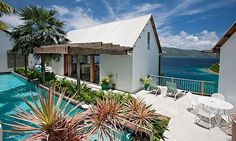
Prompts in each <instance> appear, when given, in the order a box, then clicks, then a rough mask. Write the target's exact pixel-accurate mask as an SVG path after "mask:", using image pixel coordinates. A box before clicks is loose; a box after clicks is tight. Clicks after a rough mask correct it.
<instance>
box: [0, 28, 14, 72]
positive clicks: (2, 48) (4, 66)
mask: <svg viewBox="0 0 236 141" xmlns="http://www.w3.org/2000/svg"><path fill="white" fill-rule="evenodd" d="M0 43H1V44H0V56H1V61H0V73H2V72H11V71H13V67H8V63H7V51H8V50H10V49H12V44H11V42H10V40H9V37H8V36H7V34H6V33H4V32H3V31H0Z"/></svg>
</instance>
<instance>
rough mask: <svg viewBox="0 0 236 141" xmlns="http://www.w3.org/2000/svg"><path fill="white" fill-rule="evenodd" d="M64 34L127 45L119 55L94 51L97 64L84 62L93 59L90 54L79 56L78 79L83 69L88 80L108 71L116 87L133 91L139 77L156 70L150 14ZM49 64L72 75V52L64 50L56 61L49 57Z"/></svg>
mask: <svg viewBox="0 0 236 141" xmlns="http://www.w3.org/2000/svg"><path fill="white" fill-rule="evenodd" d="M67 37H68V39H69V40H70V41H71V44H73V43H97V42H101V43H102V44H112V45H115V46H116V45H117V46H120V47H129V48H131V50H129V51H127V53H125V54H123V55H120V54H119V55H116V54H114V53H113V54H108V53H106V54H103V53H101V52H100V53H99V54H95V63H96V59H99V65H95V66H93V65H88V64H91V63H94V54H91V55H83V56H81V58H82V60H81V61H80V63H81V73H82V75H81V79H83V74H86V72H88V74H89V75H90V79H88V80H90V81H92V82H94V79H98V80H99V79H101V78H102V77H105V76H108V75H110V74H112V75H113V80H114V82H115V84H116V89H118V90H122V91H126V92H132V93H133V92H136V91H138V90H140V89H141V88H142V85H141V84H140V78H144V77H147V75H148V74H153V75H158V74H159V72H160V63H159V61H160V59H159V57H160V53H161V46H160V42H159V39H158V35H157V31H156V27H155V23H154V20H153V17H152V15H145V16H141V17H136V18H132V19H127V20H120V21H114V22H109V23H105V24H101V25H96V26H92V27H88V28H82V29H78V30H72V31H70V32H68V33H67ZM98 55H99V57H97V58H96V56H98ZM89 56H90V58H88V57H89ZM89 60H91V61H89ZM89 62H91V63H89ZM97 62H98V61H97ZM51 66H52V71H53V72H54V73H56V74H59V75H65V76H72V77H74V76H75V74H76V55H68V54H64V55H62V58H61V59H60V61H59V62H55V61H52V63H51ZM98 66H99V67H98ZM89 67H90V68H89ZM93 73H95V76H93ZM96 74H97V77H96ZM94 77H95V78H94ZM85 79H86V78H85Z"/></svg>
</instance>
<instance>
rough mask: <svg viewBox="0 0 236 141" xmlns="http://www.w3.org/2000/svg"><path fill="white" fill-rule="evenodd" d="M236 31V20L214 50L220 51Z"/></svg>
mask: <svg viewBox="0 0 236 141" xmlns="http://www.w3.org/2000/svg"><path fill="white" fill-rule="evenodd" d="M235 32H236V21H235V22H234V24H233V25H232V26H231V27H230V28H229V30H228V31H227V32H226V33H225V34H224V36H223V37H222V38H221V39H220V40H219V41H218V42H217V44H216V45H215V46H214V48H213V52H219V51H220V48H221V47H222V46H223V45H224V43H225V42H226V41H227V40H228V39H229V38H230V37H231V36H232V35H233V34H234V33H235Z"/></svg>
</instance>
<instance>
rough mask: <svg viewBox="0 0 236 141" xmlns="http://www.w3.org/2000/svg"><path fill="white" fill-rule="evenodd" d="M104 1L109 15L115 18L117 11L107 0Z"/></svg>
mask: <svg viewBox="0 0 236 141" xmlns="http://www.w3.org/2000/svg"><path fill="white" fill-rule="evenodd" d="M102 2H103V3H104V5H105V7H106V8H107V10H108V13H109V16H110V17H111V18H114V17H115V13H114V9H113V7H112V6H111V5H110V4H109V3H108V2H107V0H102Z"/></svg>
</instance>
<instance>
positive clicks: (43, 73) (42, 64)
mask: <svg viewBox="0 0 236 141" xmlns="http://www.w3.org/2000/svg"><path fill="white" fill-rule="evenodd" d="M41 72H42V78H43V82H42V83H43V85H44V84H45V58H44V54H42V55H41Z"/></svg>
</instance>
